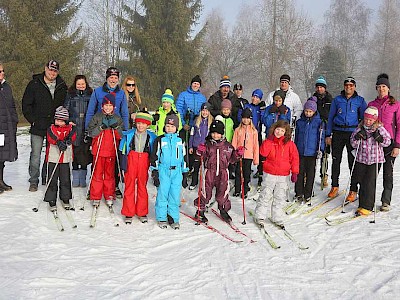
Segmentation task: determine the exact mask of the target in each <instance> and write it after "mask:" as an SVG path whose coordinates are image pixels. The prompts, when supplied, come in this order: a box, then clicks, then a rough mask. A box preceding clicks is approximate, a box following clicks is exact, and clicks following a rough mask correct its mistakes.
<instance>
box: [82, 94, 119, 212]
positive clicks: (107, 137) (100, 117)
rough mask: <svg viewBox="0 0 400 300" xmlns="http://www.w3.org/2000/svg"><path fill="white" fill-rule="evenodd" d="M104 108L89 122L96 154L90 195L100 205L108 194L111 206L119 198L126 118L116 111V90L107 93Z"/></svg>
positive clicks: (94, 202)
mask: <svg viewBox="0 0 400 300" xmlns="http://www.w3.org/2000/svg"><path fill="white" fill-rule="evenodd" d="M101 108H102V110H101V111H100V112H98V113H96V114H95V115H94V116H93V118H92V119H91V120H90V121H89V125H88V135H89V136H90V137H91V138H92V154H93V170H92V179H91V183H90V187H89V188H90V199H91V200H92V201H93V202H92V203H93V205H94V206H99V205H100V201H101V197H102V196H103V195H104V199H105V200H106V203H107V205H108V206H110V207H111V206H112V205H113V201H114V200H115V160H116V155H117V149H118V148H117V147H118V141H119V140H120V138H121V135H122V128H123V121H122V119H121V117H119V116H118V115H117V114H114V108H115V96H114V95H113V94H106V95H105V96H104V98H103V102H102V106H101Z"/></svg>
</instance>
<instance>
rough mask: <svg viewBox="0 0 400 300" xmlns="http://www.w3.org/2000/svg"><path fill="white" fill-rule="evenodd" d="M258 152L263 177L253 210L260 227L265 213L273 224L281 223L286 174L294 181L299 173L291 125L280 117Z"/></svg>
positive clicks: (286, 186) (284, 200)
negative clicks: (262, 159) (263, 158)
mask: <svg viewBox="0 0 400 300" xmlns="http://www.w3.org/2000/svg"><path fill="white" fill-rule="evenodd" d="M260 154H261V155H262V156H263V157H265V161H264V162H263V170H264V178H263V183H262V188H261V192H260V197H259V198H258V200H257V205H256V209H255V213H254V214H255V222H256V223H257V224H258V225H260V226H263V225H264V220H265V218H266V217H267V216H268V217H269V218H270V220H271V222H273V223H274V224H276V225H278V226H283V216H282V215H283V210H282V208H283V205H284V204H285V203H286V195H287V193H286V192H287V190H288V182H287V176H288V175H290V173H291V174H292V176H291V181H292V182H296V181H297V175H298V174H299V153H298V152H297V148H296V145H295V144H294V143H293V142H292V141H291V132H290V125H289V123H288V122H287V121H284V120H279V121H278V122H276V123H274V124H273V125H272V126H271V128H270V134H269V136H268V138H267V139H265V140H264V142H263V143H262V145H261V148H260Z"/></svg>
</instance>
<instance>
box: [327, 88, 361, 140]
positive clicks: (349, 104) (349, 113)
mask: <svg viewBox="0 0 400 300" xmlns="http://www.w3.org/2000/svg"><path fill="white" fill-rule="evenodd" d="M366 108H367V103H366V102H365V100H364V98H363V97H361V96H359V95H358V94H357V92H354V95H353V96H351V97H350V98H349V99H347V98H346V96H345V95H344V91H342V93H341V94H340V95H338V96H336V97H335V99H333V101H332V105H331V109H330V110H329V117H328V126H327V129H326V136H331V135H332V131H333V130H338V131H347V132H353V131H354V129H356V128H357V126H358V123H360V121H361V120H362V119H364V111H365V109H366Z"/></svg>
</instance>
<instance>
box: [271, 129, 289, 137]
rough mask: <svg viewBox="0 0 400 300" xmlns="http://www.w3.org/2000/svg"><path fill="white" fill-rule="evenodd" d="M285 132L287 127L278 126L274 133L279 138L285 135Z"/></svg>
mask: <svg viewBox="0 0 400 300" xmlns="http://www.w3.org/2000/svg"><path fill="white" fill-rule="evenodd" d="M285 132H286V130H285V128H282V127H277V128H275V130H274V135H275V136H276V137H277V138H278V139H279V138H281V137H283V136H284V135H285Z"/></svg>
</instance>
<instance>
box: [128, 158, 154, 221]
mask: <svg viewBox="0 0 400 300" xmlns="http://www.w3.org/2000/svg"><path fill="white" fill-rule="evenodd" d="M149 166H150V159H149V154H148V153H139V152H135V151H130V152H129V154H128V168H127V170H126V172H125V190H124V198H123V200H122V209H121V214H122V215H124V216H126V217H133V216H135V215H138V216H139V217H143V216H146V215H147V214H148V213H149V195H148V194H147V188H146V185H147V180H148V179H149Z"/></svg>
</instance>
